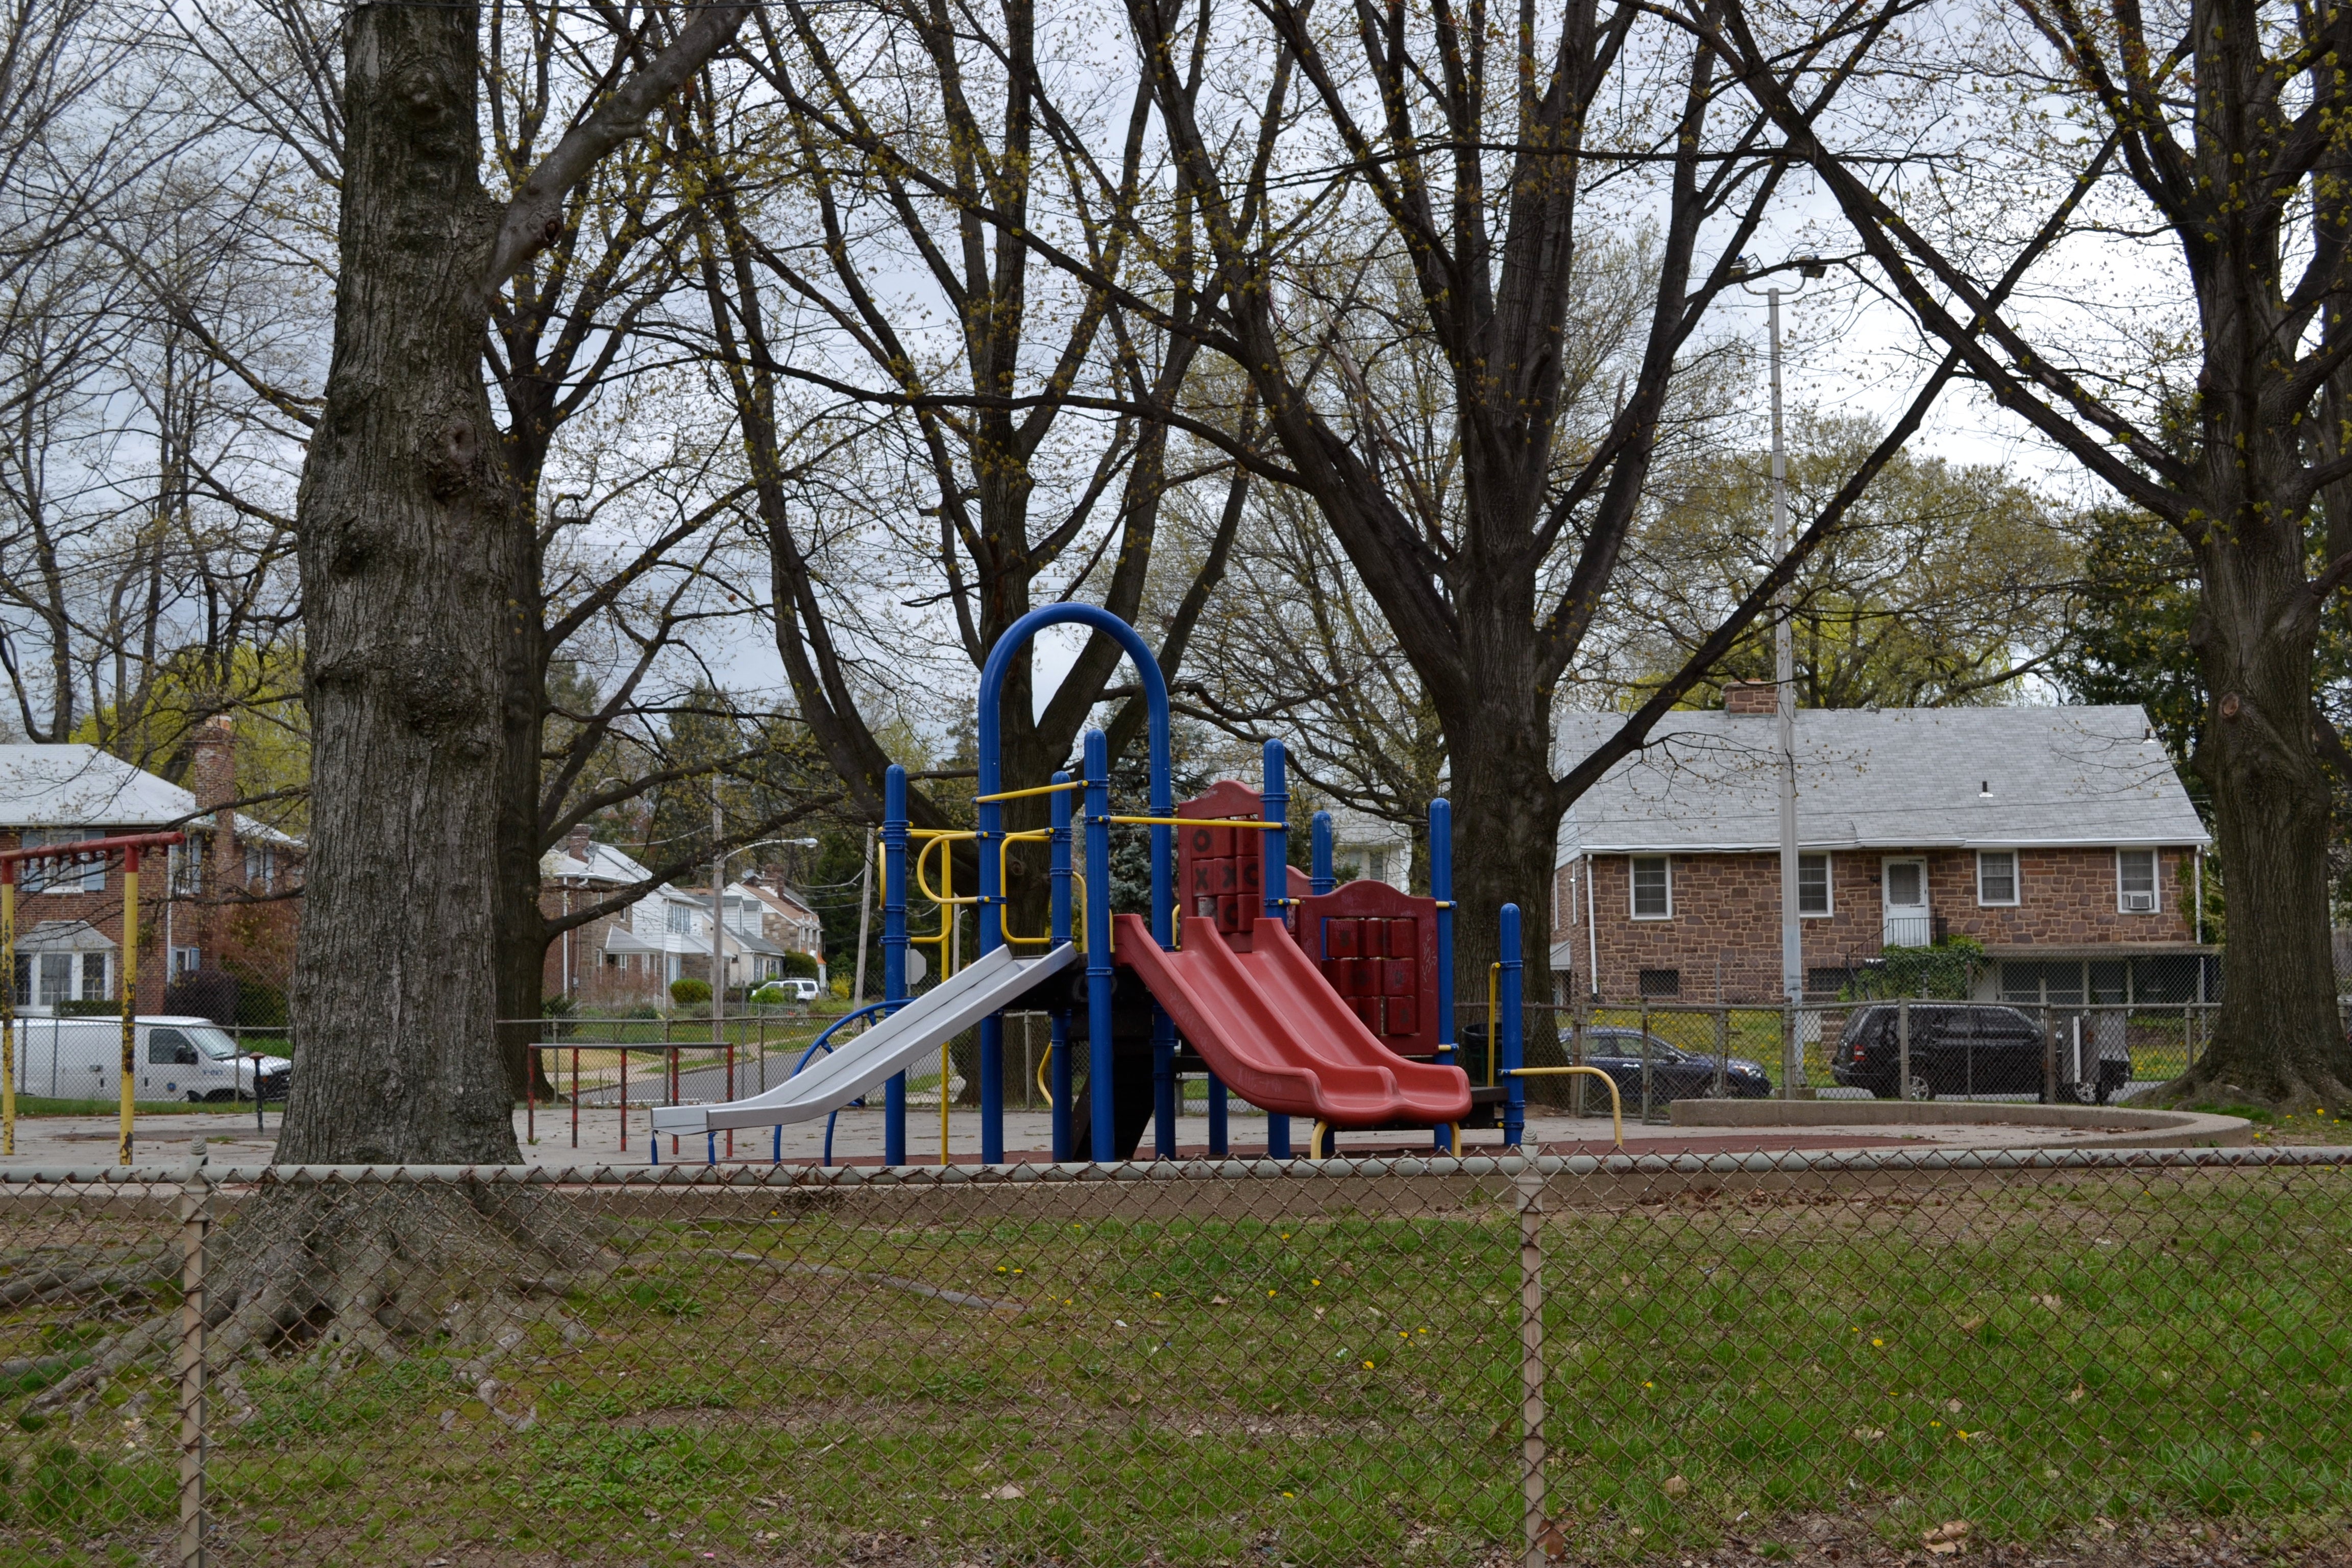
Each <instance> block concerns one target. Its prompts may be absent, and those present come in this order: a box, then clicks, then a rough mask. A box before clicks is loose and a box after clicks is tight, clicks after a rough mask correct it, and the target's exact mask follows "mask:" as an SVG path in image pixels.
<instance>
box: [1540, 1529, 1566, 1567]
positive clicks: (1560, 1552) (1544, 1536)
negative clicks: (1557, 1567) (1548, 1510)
mask: <svg viewBox="0 0 2352 1568" xmlns="http://www.w3.org/2000/svg"><path fill="white" fill-rule="evenodd" d="M1536 1545H1537V1546H1538V1547H1539V1548H1541V1549H1542V1551H1543V1554H1544V1557H1545V1560H1546V1561H1548V1562H1552V1563H1557V1562H1559V1560H1560V1559H1561V1558H1563V1557H1565V1556H1567V1555H1568V1537H1567V1536H1566V1535H1564V1534H1562V1533H1561V1532H1560V1528H1559V1521H1558V1520H1555V1519H1548V1520H1545V1521H1544V1523H1543V1528H1542V1529H1541V1530H1539V1531H1537V1532H1536Z"/></svg>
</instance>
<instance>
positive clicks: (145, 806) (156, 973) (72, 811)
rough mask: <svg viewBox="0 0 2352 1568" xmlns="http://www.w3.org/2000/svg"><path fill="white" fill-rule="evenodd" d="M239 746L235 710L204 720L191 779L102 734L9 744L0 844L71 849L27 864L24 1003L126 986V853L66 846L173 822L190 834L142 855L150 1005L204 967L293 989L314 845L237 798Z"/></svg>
mask: <svg viewBox="0 0 2352 1568" xmlns="http://www.w3.org/2000/svg"><path fill="white" fill-rule="evenodd" d="M235 751H236V731H235V726H234V722H233V721H231V720H230V719H228V718H226V716H224V717H219V718H215V719H213V720H210V721H207V722H205V724H204V725H203V726H201V727H200V728H199V729H198V731H197V732H196V733H195V735H194V737H193V738H192V742H191V745H190V753H191V754H190V763H189V769H188V774H189V776H188V784H187V785H186V786H183V785H181V784H173V782H172V781H170V780H169V779H165V778H162V777H160V776H158V775H156V774H154V773H148V772H146V771H144V770H142V769H140V768H137V767H133V766H132V765H131V763H126V762H124V761H122V760H121V758H120V757H116V756H114V755H112V754H110V753H109V752H101V751H100V750H99V749H98V748H96V747H94V746H86V745H54V746H46V745H10V746H0V847H6V848H17V847H26V846H44V845H56V846H58V847H60V855H59V857H58V858H57V859H55V860H39V861H32V862H27V863H26V864H25V865H24V866H23V867H22V868H21V870H20V873H19V878H18V887H17V899H16V1005H17V1006H18V1007H19V1008H20V1009H31V1010H36V1011H39V1010H46V1009H48V1008H52V1007H55V1006H57V1005H60V1004H64V1003H92V1002H110V1001H116V1000H119V998H120V996H121V990H120V985H121V974H122V962H121V959H122V952H121V944H122V898H123V863H122V858H121V855H120V854H116V855H113V856H111V857H89V858H80V857H74V856H71V855H70V854H69V853H68V852H66V851H65V848H64V847H66V846H69V845H71V844H74V843H76V842H78V841H80V840H84V839H90V838H103V837H111V836H117V835H121V834H130V833H155V832H165V831H170V830H173V829H177V830H179V831H181V832H184V833H185V834H186V835H187V836H188V841H187V842H186V843H185V844H183V845H181V846H179V847H176V848H174V849H173V850H171V851H170V852H169V854H168V855H167V856H166V857H163V858H146V859H144V861H143V862H142V865H141V867H140V886H139V894H140V897H139V905H140V908H139V939H140V940H139V966H138V969H139V994H138V996H137V998H136V1003H137V1007H138V1010H139V1011H141V1012H142V1013H159V1012H162V1011H163V993H164V990H165V988H166V987H167V986H168V985H170V984H172V983H173V982H175V981H177V980H180V979H182V978H184V977H187V976H190V975H193V974H196V973H199V972H204V973H222V972H226V973H227V974H230V975H234V976H236V977H239V978H242V979H245V980H247V981H252V982H255V983H257V984H260V985H262V986H265V987H268V988H269V989H270V990H272V991H277V992H281V993H282V991H283V989H284V987H285V985H286V982H287V979H288V977H289V975H290V974H291V973H292V972H293V958H294V933H295V926H296V921H297V920H298V918H299V910H300V907H301V900H300V898H299V892H300V889H301V868H302V856H303V846H302V843H301V841H300V840H299V839H298V838H295V837H292V836H290V835H289V834H286V833H283V832H281V831H279V830H278V829H277V828H275V827H272V826H269V825H268V824H267V823H264V822H261V821H258V820H257V819H256V818H254V817H251V816H247V815H245V814H244V813H242V812H238V811H236V810H234V809H231V808H229V806H228V803H229V802H231V801H233V800H235V799H236V798H237V790H236V757H235ZM234 989H235V987H234V986H233V985H231V986H230V990H231V991H234ZM232 1021H237V1020H232ZM242 1021H245V1022H255V1023H263V1022H277V1021H279V1020H275V1019H246V1020H242Z"/></svg>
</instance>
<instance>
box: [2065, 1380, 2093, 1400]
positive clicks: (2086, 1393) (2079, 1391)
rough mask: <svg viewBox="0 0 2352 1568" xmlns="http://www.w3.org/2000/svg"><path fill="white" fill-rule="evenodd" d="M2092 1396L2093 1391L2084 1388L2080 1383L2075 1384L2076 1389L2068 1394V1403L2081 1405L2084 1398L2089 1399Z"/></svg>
mask: <svg viewBox="0 0 2352 1568" xmlns="http://www.w3.org/2000/svg"><path fill="white" fill-rule="evenodd" d="M2090 1396H2091V1391H2090V1390H2089V1389H2087V1388H2084V1386H2083V1385H2082V1384H2079V1383H2078V1384H2075V1385H2074V1391H2073V1392H2072V1393H2070V1394H2067V1395H2066V1403H2067V1404H2069V1405H2080V1404H2082V1403H2083V1401H2084V1400H2085V1399H2088V1398H2089V1397H2090Z"/></svg>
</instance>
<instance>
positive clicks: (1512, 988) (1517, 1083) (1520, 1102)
mask: <svg viewBox="0 0 2352 1568" xmlns="http://www.w3.org/2000/svg"><path fill="white" fill-rule="evenodd" d="M1499 940H1500V942H1501V943H1502V949H1503V951H1502V952H1501V954H1500V957H1501V959H1502V961H1503V983H1502V985H1501V988H1500V989H1501V994H1500V995H1499V996H1497V997H1496V1006H1497V1007H1498V1008H1499V1010H1500V1011H1501V1013H1502V1016H1501V1017H1500V1018H1498V1019H1496V1034H1498V1035H1500V1036H1501V1037H1502V1039H1501V1041H1500V1042H1499V1043H1500V1046H1501V1055H1500V1056H1499V1057H1498V1058H1496V1061H1497V1065H1498V1066H1499V1067H1500V1068H1502V1071H1503V1074H1504V1077H1503V1081H1504V1082H1505V1083H1507V1084H1508V1085H1509V1086H1510V1089H1509V1095H1510V1098H1509V1099H1508V1100H1506V1101H1505V1102H1504V1105H1503V1144H1504V1146H1505V1147H1506V1148H1510V1149H1516V1148H1517V1147H1518V1146H1519V1140H1520V1139H1521V1138H1522V1137H1524V1136H1525V1135H1526V1133H1527V1126H1528V1080H1527V1079H1523V1078H1521V1077H1519V1076H1518V1070H1519V1068H1522V1067H1524V1066H1526V1065H1527V1064H1526V1063H1525V1062H1524V1061H1522V1060H1521V1059H1520V1058H1521V1053H1522V1052H1523V1051H1524V1050H1525V1048H1526V1047H1525V1042H1524V1039H1523V1037H1522V1036H1523V1027H1522V1026H1523V1023H1524V1020H1523V1018H1522V1017H1521V1015H1520V1007H1519V983H1520V975H1519V906H1518V905H1517V904H1505V905H1504V906H1503V919H1502V931H1501V932H1500V937H1499Z"/></svg>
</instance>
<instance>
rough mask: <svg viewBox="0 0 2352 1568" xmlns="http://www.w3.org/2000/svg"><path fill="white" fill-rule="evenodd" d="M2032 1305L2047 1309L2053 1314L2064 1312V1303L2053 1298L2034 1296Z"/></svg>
mask: <svg viewBox="0 0 2352 1568" xmlns="http://www.w3.org/2000/svg"><path fill="white" fill-rule="evenodd" d="M2033 1304H2034V1305H2035V1306H2037V1307H2047V1308H2049V1309H2050V1310H2052V1311H2053V1312H2063V1311H2064V1310H2066V1303H2065V1302H2064V1301H2063V1300H2060V1299H2059V1298H2057V1297H2055V1296H2036V1297H2035V1298H2033Z"/></svg>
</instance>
